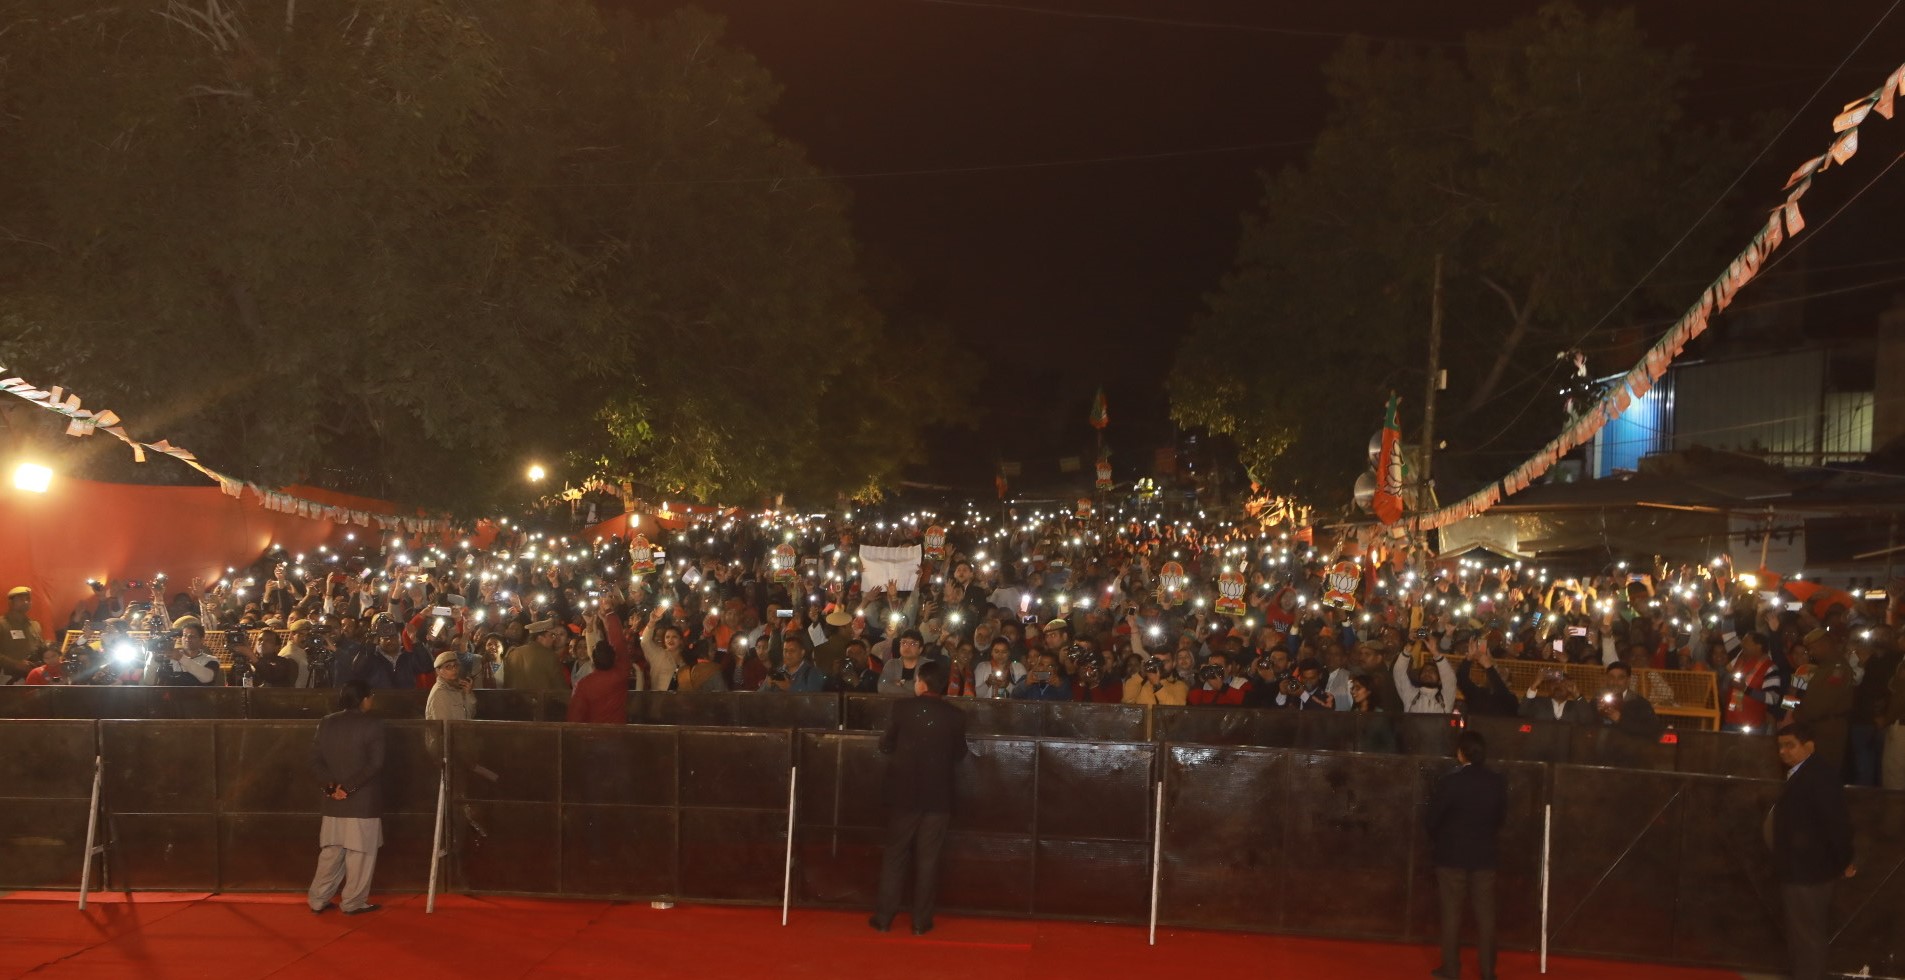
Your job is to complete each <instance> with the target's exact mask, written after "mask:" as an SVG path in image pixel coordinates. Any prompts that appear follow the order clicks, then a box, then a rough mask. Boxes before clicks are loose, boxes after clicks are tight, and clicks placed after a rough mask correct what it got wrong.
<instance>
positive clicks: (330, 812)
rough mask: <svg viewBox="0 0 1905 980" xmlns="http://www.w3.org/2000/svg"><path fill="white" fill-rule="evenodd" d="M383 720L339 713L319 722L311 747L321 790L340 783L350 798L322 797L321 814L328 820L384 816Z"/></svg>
mask: <svg viewBox="0 0 1905 980" xmlns="http://www.w3.org/2000/svg"><path fill="white" fill-rule="evenodd" d="M383 769H384V720H383V719H382V718H379V717H377V716H375V715H368V714H365V713H363V712H362V711H338V712H333V713H331V714H328V715H325V716H324V720H323V721H320V722H318V730H317V741H316V742H315V743H313V744H312V746H311V770H312V772H314V773H316V774H317V777H318V784H319V785H320V786H323V785H327V784H330V783H337V784H339V785H341V786H343V787H344V790H345V792H347V793H349V794H350V795H349V796H347V797H345V798H344V799H341V800H333V799H331V798H330V797H328V796H327V797H321V800H322V802H321V804H320V805H319V807H318V812H319V813H321V814H323V815H324V816H327V817H381V816H383V815H384V794H383V787H382V786H381V785H379V780H380V777H381V775H382V773H383Z"/></svg>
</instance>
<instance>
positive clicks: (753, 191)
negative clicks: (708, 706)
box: [0, 0, 957, 510]
mask: <svg viewBox="0 0 1905 980" xmlns="http://www.w3.org/2000/svg"><path fill="white" fill-rule="evenodd" d="M721 33H722V25H721V22H720V21H719V20H718V19H717V18H714V17H711V16H708V15H705V14H702V13H698V12H694V11H684V12H681V13H679V14H676V15H674V16H672V17H669V18H666V19H662V20H658V21H638V20H633V19H623V18H614V17H605V16H604V15H602V14H600V13H599V12H598V11H597V10H596V9H595V8H594V6H593V5H591V4H589V3H587V2H586V0H537V2H535V3H521V2H515V0H387V2H380V3H376V4H365V3H361V2H354V0H171V2H169V3H160V4H133V5H111V4H107V3H104V2H92V0H87V2H82V3H75V2H74V0H12V2H10V3H9V4H7V8H6V12H5V14H4V15H3V16H0V168H3V172H4V173H5V174H6V175H7V180H6V181H4V182H3V183H0V228H3V229H4V232H0V298H3V299H4V307H3V308H0V315H3V316H4V317H5V320H4V325H5V330H4V333H0V362H4V363H7V364H8V365H9V366H10V367H17V368H18V370H19V371H21V372H23V373H26V374H27V375H28V376H29V377H33V378H35V379H36V380H42V381H43V382H44V383H61V384H64V385H66V386H68V387H69V388H72V389H74V390H78V391H81V392H84V393H85V394H86V395H87V396H88V400H89V404H98V405H103V406H106V407H111V408H114V409H116V410H118V411H119V412H121V414H123V415H124V416H126V417H127V418H128V419H129V420H131V421H132V422H133V423H134V424H135V425H136V426H138V427H139V430H138V431H137V432H136V433H135V435H138V436H140V437H142V438H147V439H157V438H168V439H170V440H171V441H173V442H174V443H176V444H180V445H185V446H189V447H191V448H193V449H194V450H195V451H197V452H198V454H199V455H200V456H201V458H203V459H204V460H205V461H206V462H207V463H208V464H209V465H212V466H213V467H214V468H216V469H220V470H223V471H226V472H229V473H233V474H235V475H239V476H243V477H247V478H251V479H256V480H258V481H260V482H261V483H266V484H270V485H278V484H284V483H289V482H293V481H297V480H315V481H317V482H324V483H329V484H332V485H341V488H342V489H356V490H368V491H372V492H384V493H388V494H390V495H392V496H394V497H397V498H399V499H402V500H406V501H411V502H416V503H422V504H431V505H437V506H447V507H452V508H456V509H459V510H471V509H475V508H478V507H482V506H485V505H487V504H490V503H491V502H493V501H496V500H499V499H505V498H507V497H508V496H510V495H512V494H516V493H520V491H521V488H520V487H519V486H518V485H517V484H518V482H519V481H520V479H521V474H522V471H523V464H524V462H525V461H526V460H527V459H530V458H540V459H543V460H545V461H548V462H552V463H554V462H557V461H561V462H562V463H563V464H564V469H565V470H566V471H567V473H568V474H569V475H575V476H580V475H587V474H589V473H594V472H601V473H604V474H607V475H611V476H617V477H630V478H633V479H634V480H635V481H636V482H637V483H638V484H640V485H643V486H646V487H649V488H652V489H653V490H655V491H657V492H660V493H667V494H671V495H691V496H701V497H715V496H724V497H726V498H727V499H742V498H748V497H752V496H755V495H759V494H764V493H771V492H776V491H783V490H786V491H793V492H795V493H797V494H803V495H807V496H810V497H825V498H828V499H830V498H831V497H832V495H834V494H836V493H867V492H877V490H878V488H879V487H881V486H882V485H885V484H890V483H891V481H892V480H893V479H894V478H895V477H896V476H897V473H898V470H899V468H900V467H901V466H902V465H904V464H905V463H906V462H908V461H910V460H912V459H914V458H916V457H917V456H918V454H919V442H918V439H919V436H918V432H919V428H920V426H922V425H923V424H926V423H929V422H932V421H935V420H937V419H940V418H943V417H947V416H949V415H950V414H952V413H951V408H950V405H951V402H950V399H951V398H952V397H953V394H954V392H955V391H956V390H957V388H956V385H955V384H953V383H951V381H950V380H949V381H947V382H945V383H935V384H928V385H925V386H918V385H915V386H912V387H910V388H908V387H901V386H898V385H888V384H881V383H878V382H880V381H881V380H882V376H883V375H884V374H886V373H890V372H891V370H892V368H893V367H895V366H898V365H901V364H903V363H904V359H905V358H906V357H907V356H908V352H907V351H906V350H904V349H903V348H902V347H901V346H900V345H899V344H898V343H897V342H896V341H895V340H893V339H892V338H891V337H890V335H889V333H888V331H887V329H886V326H885V323H884V321H883V319H882V317H881V315H880V313H879V311H878V310H876V309H875V308H874V307H873V306H872V305H871V304H870V303H869V302H868V300H867V299H866V297H865V292H864V289H863V287H862V283H861V280H860V274H859V272H858V268H857V265H858V257H857V254H856V252H857V249H856V246H855V244H854V242H853V239H852V234H851V230H850V228H849V224H848V219H847V208H848V203H849V202H848V199H847V195H846V192H845V191H844V190H843V189H842V188H841V187H840V186H838V185H837V184H836V183H834V182H832V181H829V180H826V179H823V178H822V176H821V175H820V174H819V173H818V172H817V171H816V170H815V168H814V167H813V166H811V165H810V164H809V163H808V162H807V160H806V159H805V156H804V154H803V152H802V150H801V149H800V148H799V147H798V146H795V145H793V144H791V143H789V142H787V141H786V140H783V139H781V138H779V137H778V136H777V135H776V134H775V133H774V131H773V129H772V128H771V127H770V126H769V124H768V122H767V120H766V114H767V112H768V111H769V109H770V108H771V107H772V105H773V103H774V100H775V98H776V97H777V89H776V86H775V84H774V82H773V80H772V79H771V78H770V77H769V76H768V74H767V73H766V72H765V71H764V70H763V69H762V68H761V67H760V66H759V65H758V64H757V63H755V62H754V60H753V59H752V58H750V57H749V56H747V55H746V54H744V53H742V52H740V51H737V50H735V49H733V48H731V47H729V46H726V45H725V44H723V43H722V39H721Z"/></svg>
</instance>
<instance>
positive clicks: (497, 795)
mask: <svg viewBox="0 0 1905 980" xmlns="http://www.w3.org/2000/svg"><path fill="white" fill-rule="evenodd" d="M1299 714H1300V713H1299ZM1438 721H1439V723H1440V724H1441V725H1442V726H1443V730H1437V729H1434V728H1433V727H1432V724H1431V723H1435V722H1438ZM1422 722H1423V724H1422V725H1420V726H1419V727H1417V728H1414V729H1411V730H1406V731H1405V732H1403V737H1402V739H1401V741H1402V743H1404V744H1408V743H1410V742H1412V741H1418V740H1419V742H1420V745H1421V747H1422V749H1423V751H1422V752H1421V753H1419V754H1407V753H1400V752H1399V753H1377V752H1338V751H1330V750H1319V749H1311V748H1302V747H1288V748H1265V747H1253V746H1238V745H1206V744H1192V743H1189V742H1183V741H1175V740H1171V739H1168V738H1167V739H1165V740H1163V741H1140V740H1133V741H1121V742H1120V741H1083V740H1073V739H1062V738H1049V737H1040V736H984V735H981V736H973V737H972V738H971V739H970V743H971V747H972V751H973V755H972V757H971V758H970V759H968V760H966V761H965V762H963V763H962V764H961V766H960V768H959V769H958V770H957V787H956V793H955V801H956V802H955V805H954V807H955V808H954V814H953V824H952V832H951V834H950V835H949V838H948V841H947V845H946V850H945V861H944V871H943V874H942V876H941V881H942V886H941V898H942V904H943V905H944V906H945V907H946V908H947V910H948V911H952V912H968V913H976V914H991V915H1012V916H1036V917H1062V918H1084V919H1091V920H1098V921H1113V922H1129V923H1145V922H1147V921H1150V919H1151V916H1152V915H1153V912H1154V910H1155V915H1156V918H1157V921H1159V922H1162V923H1164V924H1166V925H1179V926H1186V927H1197V928H1232V929H1244V930H1250V931H1260V932H1276V933H1294V934H1306V935H1328V936H1340V937H1346V938H1359V939H1377V940H1388V941H1401V942H1427V941H1430V939H1431V937H1432V936H1433V935H1434V925H1435V918H1436V908H1435V890H1434V886H1433V881H1434V878H1433V867H1432V866H1433V859H1432V858H1431V856H1430V851H1429V840H1428V837H1427V835H1426V833H1425V832H1424V829H1423V825H1422V810H1423V804H1424V803H1425V801H1426V800H1428V799H1429V797H1430V794H1432V793H1433V791H1434V781H1435V779H1436V778H1437V777H1438V776H1439V775H1441V774H1442V773H1444V772H1446V771H1448V769H1449V763H1448V762H1447V761H1446V760H1444V759H1441V758H1438V757H1436V754H1435V753H1434V752H1432V751H1430V746H1432V745H1433V744H1435V740H1436V738H1437V736H1438V735H1443V734H1444V730H1446V726H1447V723H1448V722H1447V719H1439V720H1438V719H1433V718H1429V719H1422ZM1471 723H1472V724H1473V723H1474V722H1471ZM1165 724H1166V726H1167V727H1168V724H1169V723H1168V722H1166V723H1165ZM1321 724H1323V725H1330V724H1333V723H1330V722H1324V723H1321ZM1484 724H1486V725H1495V726H1496V727H1495V728H1493V729H1488V730H1489V734H1490V736H1491V737H1490V744H1491V747H1492V746H1497V745H1499V746H1503V747H1504V748H1505V749H1507V750H1508V753H1507V754H1505V755H1504V756H1503V757H1502V758H1501V759H1499V760H1498V761H1494V762H1493V763H1492V764H1493V765H1494V766H1495V767H1496V768H1497V769H1498V770H1499V771H1501V772H1503V773H1504V775H1506V776H1507V778H1508V784H1509V819H1508V822H1507V825H1506V826H1505V828H1504V831H1503V835H1502V842H1501V850H1502V863H1501V867H1500V870H1499V872H1498V879H1497V892H1498V908H1499V909H1500V936H1501V940H1502V943H1503V945H1504V946H1507V947H1511V948H1534V947H1536V946H1538V945H1539V944H1541V943H1542V940H1543V939H1544V938H1546V939H1547V940H1549V941H1550V942H1551V944H1552V946H1553V948H1555V949H1556V950H1559V951H1562V952H1568V953H1577V954H1586V955H1603V956H1609V955H1611V956H1624V957H1633V958H1640V959H1647V960H1652V961H1659V962H1675V963H1687V964H1700V965H1706V966H1713V967H1723V968H1733V969H1754V970H1768V969H1777V968H1778V967H1779V965H1780V964H1781V962H1782V959H1783V952H1782V951H1781V949H1780V946H1781V943H1780V941H1779V938H1778V937H1779V935H1780V933H1779V930H1778V928H1777V922H1778V918H1779V902H1778V895H1779V891H1778V883H1777V882H1776V881H1775V880H1773V877H1772V873H1771V865H1770V861H1769V860H1768V858H1767V854H1766V852H1765V849H1764V845H1763V844H1761V843H1760V842H1759V832H1760V827H1761V823H1762V820H1763V818H1764V815H1765V813H1766V808H1767V806H1769V805H1770V803H1771V802H1772V800H1773V799H1775V798H1776V796H1777V794H1778V791H1779V783H1778V782H1777V781H1776V780H1756V779H1740V778H1726V777H1716V776H1706V775H1695V774H1688V773H1676V772H1666V771H1663V772H1647V771H1635V770H1623V769H1614V768H1604V767H1583V766H1578V765H1573V764H1568V763H1549V762H1537V761H1528V760H1526V759H1517V758H1514V757H1513V755H1512V753H1513V751H1514V750H1515V743H1516V738H1515V736H1517V735H1523V734H1527V733H1522V732H1521V731H1520V730H1519V728H1515V729H1513V730H1509V729H1507V728H1506V726H1510V725H1514V724H1515V722H1514V720H1512V719H1493V720H1490V721H1488V722H1486V723H1484ZM316 728H317V724H316V722H314V721H310V720H244V719H203V720H180V719H158V720H104V721H82V720H8V721H0V741H3V742H4V744H7V745H9V746H10V747H13V749H14V751H11V752H10V753H8V754H7V755H6V756H4V757H0V793H5V794H8V795H6V796H0V806H4V808H5V811H4V814H0V858H4V860H0V887H4V888H26V887H36V888H48V887H51V888H73V887H75V886H76V884H77V883H78V880H79V878H80V875H79V873H78V872H79V869H80V868H82V867H83V866H84V860H85V858H84V855H83V854H82V851H83V846H82V845H81V844H80V843H79V841H78V839H77V838H78V835H79V834H80V833H81V832H82V829H83V828H84V826H85V820H84V819H83V817H84V815H85V812H86V806H87V803H88V794H89V789H90V786H89V784H90V779H91V775H92V772H93V760H94V759H95V758H97V759H99V760H101V761H103V764H104V774H105V778H104V794H103V814H104V816H103V821H104V824H105V826H106V828H107V832H106V834H105V837H106V839H107V846H106V856H107V860H106V861H105V863H104V868H105V877H104V882H103V887H105V888H109V889H113V890H148V889H151V890H166V891H214V890H215V891H236V890H301V889H303V888H304V887H305V886H306V884H307V883H308V880H309V875H310V870H311V861H312V858H313V853H312V852H313V850H314V847H313V845H314V844H315V842H316V841H315V838H316V836H317V834H316V831H317V826H318V816H317V791H316V788H315V783H316V777H315V775H314V774H312V773H311V772H310V771H309V768H308V767H309V757H310V753H311V743H312V739H313V737H314V734H315V731H316ZM1305 730H1306V729H1305V728H1303V727H1302V726H1299V727H1297V728H1294V729H1289V731H1291V732H1297V733H1302V732H1303V731H1305ZM1312 730H1313V731H1323V729H1321V728H1318V729H1312ZM387 732H388V738H389V744H388V748H387V750H386V756H385V758H386V768H385V774H384V777H383V787H384V793H385V804H386V812H385V817H384V826H385V845H384V850H383V852H382V855H381V859H380V861H379V864H378V877H377V887H378V888H379V889H380V890H390V891H407V890H422V889H423V888H425V887H426V885H427V884H428V883H429V880H430V878H429V869H430V864H431V861H432V860H433V859H435V858H436V857H437V855H438V850H439V848H438V847H437V846H436V845H437V843H438V840H437V838H438V834H439V827H441V828H442V831H441V833H442V841H441V843H442V846H441V848H440V850H441V857H442V864H443V865H444V868H445V872H446V874H445V877H446V878H447V880H448V882H449V887H450V888H451V889H452V890H455V891H462V892H473V893H519V894H535V895H554V896H589V897H600V898H618V899H666V900H671V901H673V900H689V901H701V902H739V903H749V904H760V905H774V904H783V905H784V906H793V907H856V908H863V907H866V906H867V905H868V904H869V903H870V902H871V900H872V896H873V891H874V888H875V883H876V881H877V877H878V875H877V867H878V861H879V854H880V847H881V844H882V841H883V837H884V828H885V826H886V820H885V817H886V810H885V800H884V794H883V791H882V788H883V785H884V779H883V775H884V770H885V765H884V760H883V759H881V758H880V754H879V749H878V742H879V738H878V736H877V735H875V734H874V733H871V732H855V731H832V732H829V731H816V730H807V731H800V730H796V729H792V728H783V729H768V728H731V727H719V728H718V727H700V726H650V725H567V724H554V723H547V722H525V723H501V722H494V721H476V722H456V723H450V724H447V725H444V724H435V723H426V722H420V721H409V720H397V721H390V722H388V723H387ZM1444 737H1445V736H1444ZM1569 744H1570V745H1572V743H1569ZM1522 747H1523V748H1527V746H1526V745H1523V746H1522ZM445 766H447V790H446V789H445V788H444V787H445V776H444V773H445V772H446V769H445V768H443V767H445ZM796 772H798V774H799V775H798V779H797V780H796V777H795V774H796ZM1850 799H1851V805H1852V810H1853V818H1854V826H1855V834H1856V848H1857V853H1858V862H1859V866H1860V874H1859V876H1858V877H1857V878H1854V879H1850V880H1848V881H1846V882H1845V883H1843V885H1842V887H1841V890H1840V893H1839V898H1838V902H1837V905H1836V907H1835V910H1834V913H1833V918H1832V921H1833V922H1834V923H1837V924H1838V932H1837V934H1836V938H1835V940H1834V944H1833V954H1832V955H1833V966H1834V968H1835V969H1837V970H1840V971H1843V972H1847V973H1856V972H1858V971H1859V970H1861V969H1868V968H1869V969H1870V970H1871V971H1872V972H1873V973H1874V974H1875V975H1888V974H1889V975H1897V974H1898V973H1899V972H1900V971H1901V969H1902V968H1905V950H1901V948H1900V946H1899V944H1898V943H1897V934H1896V931H1895V930H1896V922H1895V921H1894V920H1895V916H1896V910H1897V909H1898V908H1900V907H1905V841H1902V840H1901V839H1900V838H1899V836H1898V835H1897V834H1896V833H1895V828H1896V827H1897V826H1898V825H1899V824H1900V823H1901V822H1902V821H1905V794H1897V793H1880V792H1877V791H1869V790H1854V791H1852V792H1851V794H1850ZM1545 813H1551V814H1552V820H1553V833H1552V837H1551V838H1549V842H1550V843H1551V848H1544V847H1543V846H1542V845H1543V841H1544V835H1543V830H1544V822H1543V817H1544V814H1545ZM439 818H442V822H441V823H439V822H438V821H439ZM790 827H791V828H792V839H791V841H790V839H789V836H788V835H789V828H790ZM36 849H37V850H36ZM35 854H37V855H38V857H37V858H34V857H33V855H35ZM23 857H25V858H28V859H27V860H22V858H23ZM56 864H57V867H56ZM1544 871H1545V872H1546V874H1545V875H1544ZM1544 881H1546V882H1547V883H1548V884H1547V887H1546V889H1545V891H1544V886H1543V882H1544ZM1154 882H1155V891H1154V890H1153V883H1154ZM1154 896H1155V898H1154ZM1544 897H1545V898H1546V899H1547V901H1546V902H1544V901H1543V899H1544ZM1154 901H1155V904H1153V902H1154ZM1544 908H1546V909H1547V910H1548V914H1547V918H1546V920H1545V921H1547V922H1548V925H1547V927H1546V928H1545V929H1544V927H1543V925H1542V923H1543V921H1544V919H1543V916H1542V910H1543V909H1544Z"/></svg>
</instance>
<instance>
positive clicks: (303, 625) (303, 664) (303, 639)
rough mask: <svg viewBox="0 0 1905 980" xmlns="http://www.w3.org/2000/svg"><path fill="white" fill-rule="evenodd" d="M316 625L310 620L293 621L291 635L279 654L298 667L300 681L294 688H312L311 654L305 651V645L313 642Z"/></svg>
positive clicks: (286, 639)
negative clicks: (313, 631)
mask: <svg viewBox="0 0 1905 980" xmlns="http://www.w3.org/2000/svg"><path fill="white" fill-rule="evenodd" d="M314 625H315V624H313V623H312V622H311V621H310V620H308V619H294V620H292V621H291V626H290V634H289V635H288V636H286V637H285V640H284V649H283V650H282V651H280V652H279V654H278V656H280V657H283V658H284V659H286V660H289V661H291V662H292V663H294V664H297V665H298V681H297V683H296V684H294V685H292V686H293V687H310V686H311V654H310V651H308V650H306V649H305V644H307V643H309V642H310V641H311V630H312V629H313V627H314Z"/></svg>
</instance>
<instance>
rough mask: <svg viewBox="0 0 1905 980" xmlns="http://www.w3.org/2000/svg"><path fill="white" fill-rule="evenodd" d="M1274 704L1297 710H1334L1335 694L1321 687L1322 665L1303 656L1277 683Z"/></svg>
mask: <svg viewBox="0 0 1905 980" xmlns="http://www.w3.org/2000/svg"><path fill="white" fill-rule="evenodd" d="M1276 706H1277V707H1279V708H1295V709H1297V710H1298V711H1334V710H1336V696H1335V695H1333V694H1331V693H1330V692H1329V691H1328V690H1326V689H1325V688H1324V687H1323V665H1322V664H1320V663H1317V662H1316V661H1315V660H1311V659H1309V658H1307V657H1306V658H1304V659H1302V660H1299V661H1297V664H1296V671H1295V672H1293V673H1292V674H1291V675H1290V676H1288V677H1285V678H1283V679H1282V680H1281V681H1280V682H1278V684H1277V697H1276Z"/></svg>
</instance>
